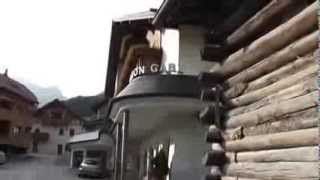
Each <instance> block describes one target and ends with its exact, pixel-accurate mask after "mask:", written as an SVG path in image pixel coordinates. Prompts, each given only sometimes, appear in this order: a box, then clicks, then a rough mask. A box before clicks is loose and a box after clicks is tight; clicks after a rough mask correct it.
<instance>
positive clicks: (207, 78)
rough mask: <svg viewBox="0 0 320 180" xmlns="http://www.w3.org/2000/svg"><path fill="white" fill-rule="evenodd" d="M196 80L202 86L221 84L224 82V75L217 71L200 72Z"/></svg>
mask: <svg viewBox="0 0 320 180" xmlns="http://www.w3.org/2000/svg"><path fill="white" fill-rule="evenodd" d="M198 80H199V82H200V83H201V85H202V86H204V87H213V86H215V85H217V84H222V83H223V82H224V77H223V75H222V74H221V73H218V72H212V73H208V72H201V73H200V74H199V76H198Z"/></svg>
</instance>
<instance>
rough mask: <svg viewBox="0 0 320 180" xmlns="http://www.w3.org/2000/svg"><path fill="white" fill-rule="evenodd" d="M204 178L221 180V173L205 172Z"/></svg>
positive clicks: (206, 179) (205, 179)
mask: <svg viewBox="0 0 320 180" xmlns="http://www.w3.org/2000/svg"><path fill="white" fill-rule="evenodd" d="M204 180H221V175H214V174H207V175H206V176H205V178H204Z"/></svg>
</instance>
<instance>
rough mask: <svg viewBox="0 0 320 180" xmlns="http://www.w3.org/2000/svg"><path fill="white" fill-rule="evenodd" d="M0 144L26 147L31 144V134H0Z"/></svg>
mask: <svg viewBox="0 0 320 180" xmlns="http://www.w3.org/2000/svg"><path fill="white" fill-rule="evenodd" d="M0 144H5V145H12V146H16V147H19V148H28V147H29V146H30V145H31V144H32V134H31V133H20V134H16V135H9V136H0Z"/></svg>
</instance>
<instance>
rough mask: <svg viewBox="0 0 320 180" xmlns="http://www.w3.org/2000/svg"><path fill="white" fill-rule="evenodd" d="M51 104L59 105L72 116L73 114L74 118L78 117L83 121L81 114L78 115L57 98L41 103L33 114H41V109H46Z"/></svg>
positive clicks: (51, 105)
mask: <svg viewBox="0 0 320 180" xmlns="http://www.w3.org/2000/svg"><path fill="white" fill-rule="evenodd" d="M53 106H61V107H63V108H64V109H66V110H67V111H68V112H69V113H70V114H72V115H73V116H75V117H76V118H78V119H79V120H81V121H84V120H83V118H82V117H81V116H79V115H78V114H76V113H74V112H73V111H71V110H70V108H69V107H68V106H67V105H66V104H65V103H64V102H63V101H60V100H59V99H54V100H53V101H51V102H49V103H47V104H45V105H43V106H42V107H40V108H39V109H38V110H37V111H36V114H35V115H39V114H41V113H42V112H43V111H45V110H46V109H49V108H51V107H53Z"/></svg>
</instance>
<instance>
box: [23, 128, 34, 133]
mask: <svg viewBox="0 0 320 180" xmlns="http://www.w3.org/2000/svg"><path fill="white" fill-rule="evenodd" d="M31 129H32V128H31V127H26V128H25V130H24V131H25V132H26V133H29V132H31Z"/></svg>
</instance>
